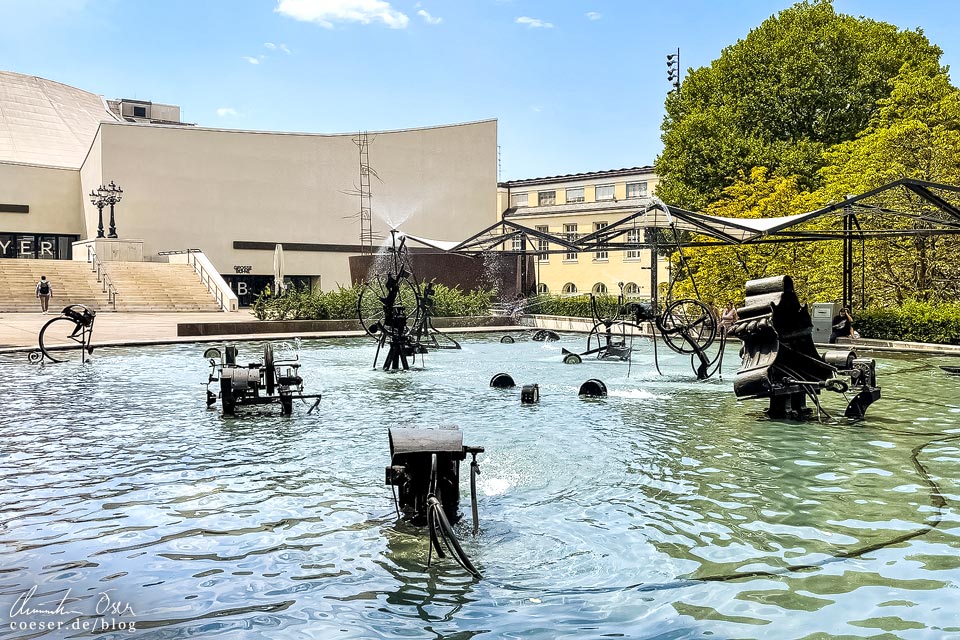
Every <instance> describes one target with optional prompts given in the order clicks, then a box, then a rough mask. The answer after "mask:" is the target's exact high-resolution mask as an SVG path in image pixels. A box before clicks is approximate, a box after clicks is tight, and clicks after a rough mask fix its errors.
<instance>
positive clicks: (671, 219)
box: [413, 178, 960, 308]
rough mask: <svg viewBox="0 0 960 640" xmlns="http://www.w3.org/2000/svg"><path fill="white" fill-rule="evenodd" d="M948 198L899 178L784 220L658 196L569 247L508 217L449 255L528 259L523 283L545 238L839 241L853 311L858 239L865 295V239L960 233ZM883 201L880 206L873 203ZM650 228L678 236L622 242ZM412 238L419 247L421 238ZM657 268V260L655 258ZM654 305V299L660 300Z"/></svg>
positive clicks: (600, 247)
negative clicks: (917, 207) (886, 199)
mask: <svg viewBox="0 0 960 640" xmlns="http://www.w3.org/2000/svg"><path fill="white" fill-rule="evenodd" d="M895 189H904V190H906V191H907V192H909V193H910V194H913V195H915V196H917V197H918V198H919V199H920V200H921V201H922V203H925V204H926V205H931V206H932V207H933V209H934V212H931V213H923V214H915V213H906V212H903V211H898V210H896V209H892V208H889V207H887V206H883V203H882V198H880V196H883V194H885V193H887V192H889V191H892V190H895ZM950 194H955V195H957V196H960V186H954V185H947V184H940V183H936V182H929V181H925V180H915V179H912V178H901V179H899V180H896V181H894V182H891V183H888V184H885V185H883V186H880V187H877V188H875V189H871V190H869V191H867V192H865V193H861V194H859V195H853V196H848V197H847V198H845V199H843V200H841V201H839V202H832V203H830V204H828V205H826V206H824V207H821V208H819V209H815V210H813V211H809V212H806V213H801V214H797V215H792V216H784V217H781V218H721V217H717V216H708V215H705V214H703V213H698V212H695V211H688V210H686V209H682V208H680V207H675V206H672V205H668V204H666V203H664V202H662V201H661V200H659V199H657V198H652V199H650V200H649V202H648V204H646V205H645V206H643V207H642V208H640V209H639V210H637V211H635V212H633V213H631V214H628V215H627V216H625V217H623V218H621V219H620V220H617V221H616V222H613V223H610V224H608V225H607V226H606V227H604V228H602V229H599V230H597V231H594V232H593V233H590V234H586V235H584V236H583V237H580V238H577V239H576V240H572V241H571V240H568V239H567V238H566V237H563V236H562V235H556V234H551V233H546V232H543V231H539V230H537V229H532V228H530V227H527V226H525V225H522V224H520V223H518V222H515V221H513V220H511V219H509V218H504V219H503V220H501V221H499V222H497V223H495V224H492V225H490V226H489V227H487V228H485V229H483V230H482V231H480V232H478V233H476V234H474V235H472V236H470V237H469V238H467V239H466V240H464V241H462V242H460V243H458V244H456V245H454V246H453V247H452V248H450V249H448V250H449V251H452V252H455V253H460V254H464V255H469V256H477V255H480V254H483V253H486V252H488V251H493V250H498V249H499V252H500V253H506V254H508V255H509V254H511V253H513V254H516V255H519V256H521V257H523V258H524V260H522V262H521V264H522V265H523V267H522V268H523V270H524V273H522V274H521V277H523V278H525V277H526V275H527V274H526V273H525V269H526V260H525V258H526V257H527V255H528V254H529V253H530V252H531V251H530V249H528V240H534V239H538V240H545V241H547V242H548V243H549V245H548V247H547V248H546V249H543V250H541V249H540V248H536V249H535V250H534V251H533V253H536V254H544V253H546V254H557V253H567V252H584V253H586V252H590V251H636V250H641V249H647V250H652V251H655V252H656V251H658V250H659V249H660V248H661V247H665V246H669V245H672V246H674V247H675V248H676V249H677V250H679V251H681V252H682V250H683V249H684V248H691V247H711V246H722V245H741V246H742V245H758V244H767V243H791V242H815V241H830V240H840V241H842V242H843V258H842V263H843V264H842V265H841V267H842V270H843V305H844V306H846V307H848V308H849V307H850V306H852V302H853V299H854V296H855V287H854V273H855V266H856V264H855V263H856V262H857V260H856V258H855V254H856V246H855V245H856V242H857V241H860V245H861V247H860V253H861V255H860V258H859V263H860V270H861V290H862V289H863V288H864V282H863V280H864V276H863V271H864V262H865V256H864V251H865V249H864V241H865V240H867V239H882V238H894V237H900V238H902V237H911V236H932V235H956V234H960V197H958V198H957V200H958V204H954V203H952V202H951V201H950V200H949V199H948V196H949V195H950ZM878 199H879V200H881V202H879V203H877V202H875V201H876V200H878ZM872 214H878V216H883V217H886V218H890V219H891V220H896V221H900V222H904V221H910V222H911V223H912V225H913V226H912V227H911V228H896V227H893V226H892V225H891V224H881V225H878V226H871V225H870V224H869V217H870V216H871V215H872ZM831 215H833V217H834V225H833V226H832V227H830V228H821V229H810V228H804V227H803V226H802V225H804V224H805V223H808V222H811V221H814V220H818V219H822V218H825V217H827V216H831ZM651 228H653V229H662V230H665V231H669V232H672V235H673V238H672V241H671V242H670V243H669V245H668V244H667V243H665V242H661V241H660V239H659V238H658V237H657V236H658V234H657V233H650V234H646V235H645V237H644V239H643V241H642V242H627V241H625V240H623V239H622V238H623V237H624V236H626V235H627V234H628V233H629V232H630V231H634V230H639V229H651ZM518 236H519V237H520V238H521V242H520V250H519V251H516V250H514V251H505V250H503V249H502V245H503V244H504V243H506V242H508V241H510V240H512V239H513V238H515V237H518ZM704 238H706V239H704ZM413 239H414V240H418V241H419V239H416V238H413ZM550 245H553V246H555V247H557V248H553V247H552V246H550ZM430 246H434V245H430ZM681 255H682V254H681ZM655 262H656V260H654V263H655ZM525 281H526V280H525V279H524V282H525ZM655 295H656V293H655V292H654V296H655ZM654 301H656V298H655V297H654Z"/></svg>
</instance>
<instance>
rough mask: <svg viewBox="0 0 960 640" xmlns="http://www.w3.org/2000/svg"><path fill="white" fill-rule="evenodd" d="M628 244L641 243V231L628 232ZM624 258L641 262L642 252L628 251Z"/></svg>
mask: <svg viewBox="0 0 960 640" xmlns="http://www.w3.org/2000/svg"><path fill="white" fill-rule="evenodd" d="M627 243H628V244H634V243H636V244H639V243H640V229H630V230H629V231H627ZM623 258H624V260H639V259H640V250H639V249H627V253H626V254H625V255H624V257H623Z"/></svg>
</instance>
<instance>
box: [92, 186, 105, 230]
mask: <svg viewBox="0 0 960 640" xmlns="http://www.w3.org/2000/svg"><path fill="white" fill-rule="evenodd" d="M104 191H105V189H104V186H103V185H100V188H99V189H93V190H92V191H90V204H92V205H93V206H95V207H96V208H97V214H98V215H97V237H98V238H102V237H103V208H104V207H105V206H107V200H106V194H105V193H104Z"/></svg>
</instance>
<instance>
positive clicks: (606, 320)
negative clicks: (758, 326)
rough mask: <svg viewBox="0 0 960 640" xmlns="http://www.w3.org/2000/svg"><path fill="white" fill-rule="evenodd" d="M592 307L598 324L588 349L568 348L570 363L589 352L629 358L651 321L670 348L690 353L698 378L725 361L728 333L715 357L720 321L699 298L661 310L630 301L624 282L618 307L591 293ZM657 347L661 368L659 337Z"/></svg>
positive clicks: (600, 356) (656, 360)
mask: <svg viewBox="0 0 960 640" xmlns="http://www.w3.org/2000/svg"><path fill="white" fill-rule="evenodd" d="M590 309H591V312H592V314H593V322H594V324H593V328H592V329H591V330H590V334H589V335H588V336H587V349H586V351H583V352H582V353H573V352H572V351H569V350H567V349H564V350H563V355H564V360H563V361H564V362H565V363H567V364H576V363H579V362H581V361H582V358H583V356H588V355H596V357H597V358H598V359H600V360H629V359H630V357H631V355H632V353H633V336H634V335H635V334H636V333H642V332H643V330H644V329H643V326H642V325H643V323H645V322H649V323H650V324H651V326H652V327H653V329H654V332H655V334H656V333H659V334H660V337H661V338H662V339H663V341H664V343H665V344H666V345H667V346H668V347H670V349H672V350H673V351H675V352H677V353H680V354H683V355H688V354H689V355H690V364H691V367H692V368H693V371H694V373H695V374H696V375H697V379H698V380H705V379H707V378H709V377H710V376H712V375H713V374H714V373H716V372H717V371H718V370H719V368H720V365H721V363H722V361H723V347H724V344H725V341H726V336H725V335H723V334H721V335H720V339H719V350H718V352H717V355H716V356H713V357H712V358H711V357H710V356H709V355H708V353H707V350H708V349H709V348H710V347H711V346H712V345H713V344H714V342H715V341H716V340H717V335H718V331H717V323H716V318H714V316H713V313H711V311H710V309H709V308H708V307H707V305H705V304H703V303H702V302H700V301H699V300H694V299H692V298H684V299H681V300H675V301H673V302H671V303H669V304H668V305H667V306H666V308H665V309H664V310H663V311H662V312H660V311H659V310H657V309H654V307H653V305H651V304H649V303H645V302H626V299H625V297H624V294H623V283H620V295H619V296H618V297H617V302H616V306H615V308H614V309H612V310H609V309H608V310H601V309H600V306H599V304H598V303H597V297H596V296H595V295H593V294H590ZM654 337H656V336H654ZM653 347H654V348H653V359H654V364H655V365H656V367H657V371H659V370H660V364H659V358H658V355H657V348H656V347H657V341H656V339H654V341H653ZM715 365H716V366H715Z"/></svg>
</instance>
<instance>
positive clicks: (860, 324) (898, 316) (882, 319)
mask: <svg viewBox="0 0 960 640" xmlns="http://www.w3.org/2000/svg"><path fill="white" fill-rule="evenodd" d="M853 326H854V327H856V329H857V331H858V332H860V335H861V336H862V337H864V338H876V339H879V340H906V341H909V342H933V343H938V344H960V304H956V303H954V304H930V303H928V302H906V303H904V305H903V306H901V307H899V308H896V307H892V308H883V309H866V310H864V311H860V312H858V313H857V314H856V315H855V316H854V319H853Z"/></svg>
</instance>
